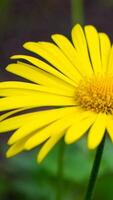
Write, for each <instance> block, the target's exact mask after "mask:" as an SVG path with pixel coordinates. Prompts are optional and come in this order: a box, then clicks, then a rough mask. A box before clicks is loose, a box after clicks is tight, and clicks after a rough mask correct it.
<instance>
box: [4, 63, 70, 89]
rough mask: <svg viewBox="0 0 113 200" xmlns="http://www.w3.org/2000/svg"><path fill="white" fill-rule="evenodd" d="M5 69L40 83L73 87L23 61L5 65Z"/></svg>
mask: <svg viewBox="0 0 113 200" xmlns="http://www.w3.org/2000/svg"><path fill="white" fill-rule="evenodd" d="M6 70H7V71H9V72H12V73H14V74H17V75H19V76H21V77H24V78H26V79H28V80H30V81H32V82H34V83H38V84H41V85H47V86H52V87H53V86H54V87H57V88H62V89H68V88H69V89H70V88H71V89H72V88H73V86H71V85H69V84H68V83H66V82H65V81H63V80H61V79H59V78H57V77H55V76H52V75H50V74H49V73H47V72H45V71H43V70H41V69H38V68H37V67H34V66H32V65H28V64H25V63H17V64H10V65H8V66H7V68H6Z"/></svg>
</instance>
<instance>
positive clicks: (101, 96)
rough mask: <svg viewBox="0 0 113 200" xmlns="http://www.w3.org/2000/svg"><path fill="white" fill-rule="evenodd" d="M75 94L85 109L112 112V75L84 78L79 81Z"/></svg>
mask: <svg viewBox="0 0 113 200" xmlns="http://www.w3.org/2000/svg"><path fill="white" fill-rule="evenodd" d="M75 96H76V97H75V100H76V101H77V102H78V103H79V105H80V106H81V107H82V108H84V109H86V110H91V111H94V112H96V113H99V112H103V113H107V114H108V113H109V114H113V77H102V76H101V77H99V76H98V77H93V78H89V79H87V78H86V80H82V81H81V82H80V83H79V85H78V87H77V89H76V95H75Z"/></svg>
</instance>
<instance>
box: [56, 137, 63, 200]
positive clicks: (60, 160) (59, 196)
mask: <svg viewBox="0 0 113 200" xmlns="http://www.w3.org/2000/svg"><path fill="white" fill-rule="evenodd" d="M64 150H65V143H64V141H61V143H60V148H59V154H58V171H57V178H58V179H57V180H58V182H57V188H56V190H57V194H56V200H62V194H63V192H62V189H63V188H62V186H63V167H64Z"/></svg>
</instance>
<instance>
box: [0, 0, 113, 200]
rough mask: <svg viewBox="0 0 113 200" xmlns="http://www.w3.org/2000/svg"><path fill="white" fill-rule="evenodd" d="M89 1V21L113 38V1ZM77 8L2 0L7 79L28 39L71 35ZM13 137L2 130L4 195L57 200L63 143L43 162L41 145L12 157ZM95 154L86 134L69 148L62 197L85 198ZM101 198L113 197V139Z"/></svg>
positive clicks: (0, 192)
mask: <svg viewBox="0 0 113 200" xmlns="http://www.w3.org/2000/svg"><path fill="white" fill-rule="evenodd" d="M75 1H77V0H75ZM78 1H79V0H78ZM83 5H84V8H83V10H84V18H85V20H84V23H85V24H92V25H94V26H96V27H97V29H98V30H99V31H101V32H103V31H104V32H106V33H107V34H108V35H109V36H110V38H111V41H112V42H113V0H84V1H83ZM71 7H72V6H71V1H70V0H0V67H1V73H0V79H1V81H2V80H8V79H14V76H13V75H9V74H8V73H7V72H5V67H6V66H7V64H8V63H10V62H11V61H10V59H9V57H10V56H11V55H14V54H18V53H21V54H22V53H25V52H26V51H25V50H24V49H23V48H22V44H23V43H24V42H26V41H39V40H44V41H46V40H50V35H51V34H53V33H61V34H65V35H67V36H69V37H70V30H71V28H72V17H71V16H72V14H71ZM75 10H77V8H75ZM78 21H79V19H76V20H75V23H77V22H78ZM27 53H28V52H27ZM8 136H9V134H8V135H7V137H8ZM7 137H6V136H4V135H1V141H0V145H1V147H0V151H1V158H0V200H10V199H11V200H23V199H24V200H55V199H56V197H55V196H56V191H57V187H58V180H57V159H58V158H57V157H58V152H59V145H57V146H56V147H55V148H54V149H53V151H52V152H51V153H50V154H49V155H48V157H47V158H46V159H45V161H44V162H43V163H42V164H41V165H38V164H37V163H36V154H37V149H36V150H33V151H32V152H29V153H23V154H21V155H18V156H16V157H14V158H11V159H6V158H5V151H6V149H7V145H6V142H7ZM94 153H95V152H94V151H93V152H91V151H88V150H87V147H86V140H85V138H83V139H82V140H80V141H79V142H77V143H76V144H74V145H70V146H67V147H66V150H65V156H64V176H63V179H62V185H61V187H62V200H64V199H65V200H74V199H76V200H82V199H83V194H84V191H85V189H86V185H87V181H88V177H89V174H90V170H91V166H92V162H93V158H94ZM100 199H102V200H106V199H108V200H113V145H112V144H111V142H109V140H107V141H106V145H105V150H104V156H103V160H102V164H101V170H100V175H99V178H98V182H97V185H96V195H95V200H100Z"/></svg>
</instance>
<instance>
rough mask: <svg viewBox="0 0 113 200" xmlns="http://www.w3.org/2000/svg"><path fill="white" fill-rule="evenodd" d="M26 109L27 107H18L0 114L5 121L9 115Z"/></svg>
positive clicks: (1, 119)
mask: <svg viewBox="0 0 113 200" xmlns="http://www.w3.org/2000/svg"><path fill="white" fill-rule="evenodd" d="M27 109H28V108H27ZM24 110H26V108H20V109H16V110H12V111H9V112H7V113H5V114H3V115H1V116H0V122H1V121H3V120H5V119H6V118H8V117H9V116H11V115H13V114H16V113H18V112H20V111H24ZM0 131H1V130H0Z"/></svg>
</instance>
